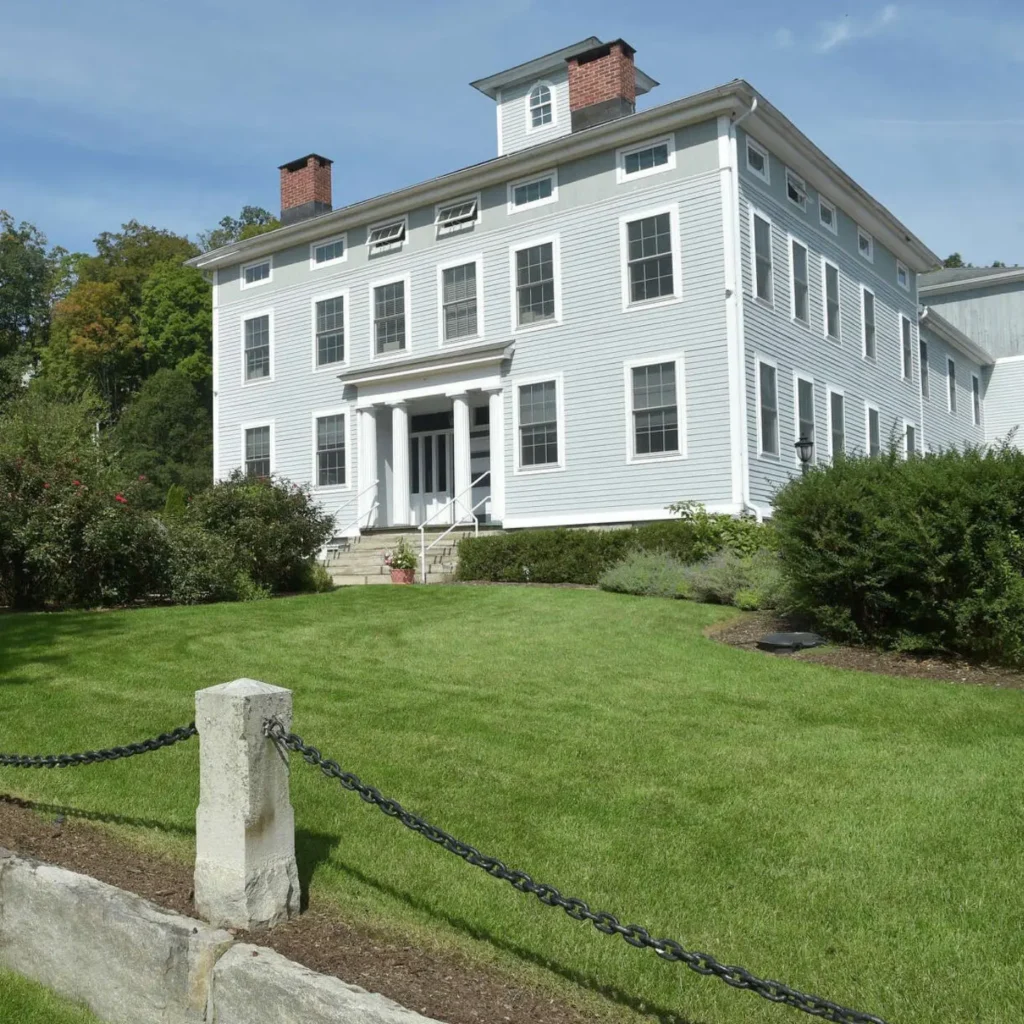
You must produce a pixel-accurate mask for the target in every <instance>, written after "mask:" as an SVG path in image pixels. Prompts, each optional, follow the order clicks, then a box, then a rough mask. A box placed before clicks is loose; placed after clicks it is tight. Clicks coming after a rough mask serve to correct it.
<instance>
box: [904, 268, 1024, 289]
mask: <svg viewBox="0 0 1024 1024" xmlns="http://www.w3.org/2000/svg"><path fill="white" fill-rule="evenodd" d="M1020 269H1021V268H1020V267H943V268H942V270H933V271H932V272H931V273H930V274H922V275H921V276H920V277H919V278H918V281H917V283H918V287H920V288H931V287H934V286H935V285H943V284H959V283H960V282H961V281H981V280H984V279H985V278H989V277H1005V276H1006V275H1007V274H1012V273H1013V272H1014V271H1019V270H1020Z"/></svg>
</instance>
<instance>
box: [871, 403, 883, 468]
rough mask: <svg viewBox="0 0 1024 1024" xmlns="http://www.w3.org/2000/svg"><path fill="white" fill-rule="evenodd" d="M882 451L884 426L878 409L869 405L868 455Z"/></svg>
mask: <svg viewBox="0 0 1024 1024" xmlns="http://www.w3.org/2000/svg"><path fill="white" fill-rule="evenodd" d="M881 452H882V428H881V423H880V421H879V415H878V410H877V409H876V408H874V407H873V406H870V405H869V406H868V455H870V456H872V457H874V456H876V455H880V454H881Z"/></svg>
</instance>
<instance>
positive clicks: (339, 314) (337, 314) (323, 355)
mask: <svg viewBox="0 0 1024 1024" xmlns="http://www.w3.org/2000/svg"><path fill="white" fill-rule="evenodd" d="M344 361H345V299H344V296H341V295H337V296H335V297H334V298H331V299H322V300H321V301H320V302H318V303H317V304H316V365H317V366H328V365H329V364H330V363H343V362H344Z"/></svg>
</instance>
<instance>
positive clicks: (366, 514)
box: [320, 479, 380, 561]
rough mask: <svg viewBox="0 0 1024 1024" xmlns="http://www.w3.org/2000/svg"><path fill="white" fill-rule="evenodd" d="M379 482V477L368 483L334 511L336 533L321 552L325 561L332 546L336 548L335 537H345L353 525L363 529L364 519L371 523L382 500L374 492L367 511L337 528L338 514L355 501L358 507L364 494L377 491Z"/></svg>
mask: <svg viewBox="0 0 1024 1024" xmlns="http://www.w3.org/2000/svg"><path fill="white" fill-rule="evenodd" d="M379 483H380V480H379V479H377V480H374V481H373V483H372V484H367V485H366V486H365V487H364V488H363V489H362V490H361V491H360V492H359V493H358V494H353V495H352V497H351V498H349V499H348V501H346V502H344V503H343V504H341V505H339V506H338V508H337V509H335V512H334V526H335V529H334V535H333V537H332V538H331V540H330V541H328V542H327V543H326V544H325V545H324V547H323V550H322V551H321V552H320V554H321V557H322V558H323V559H324V560H325V561H326V559H327V557H328V555H329V553H330V551H331V550H332V548H334V545H333V543H332V542H333V540H334V537H343V536H345V534H346V533H347V532H348V531H349V530H351V529H352V527H353V526H356V527H359V528H360V529H362V522H363V520H364V519H365V520H366V521H367V525H369V523H370V520H371V518H372V516H373V513H374V512H376V511H377V509H378V508H380V502H379V501H378V500H377V496H376V494H374V497H373V501H372V502H371V503H370V507H369V508H368V509H367V510H366V511H365V512H360V513H358V515H357V516H356V517H355V519H353V520H351V521H350V522H347V523H346V524H345V525H344V527H342V529H340V530H339V529H338V528H337V526H338V516H340V515H341V513H342V512H344V511H345V509H347V508H348V507H349V505H351V504H352V503H353V502H355V503H356V507H357V508H358V506H359V501H360V499H361V498H362V497H363V495H364V494H367V493H368V492H369V491H376V488H377V484H379Z"/></svg>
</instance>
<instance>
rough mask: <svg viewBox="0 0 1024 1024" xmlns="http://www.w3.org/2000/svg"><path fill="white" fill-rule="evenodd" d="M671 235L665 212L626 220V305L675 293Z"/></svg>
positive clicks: (670, 216) (670, 215) (669, 217)
mask: <svg viewBox="0 0 1024 1024" xmlns="http://www.w3.org/2000/svg"><path fill="white" fill-rule="evenodd" d="M673 234H674V232H673V223H672V214H671V213H670V212H668V211H666V212H664V213H657V214H654V215H653V216H650V217H641V218H640V219H638V220H628V221H626V273H627V278H628V294H627V298H626V304H627V305H630V306H633V305H637V304H639V303H643V302H651V301H652V300H655V299H665V298H671V297H672V296H674V295H675V294H676V281H675V278H676V275H675V254H674V253H673Z"/></svg>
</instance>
